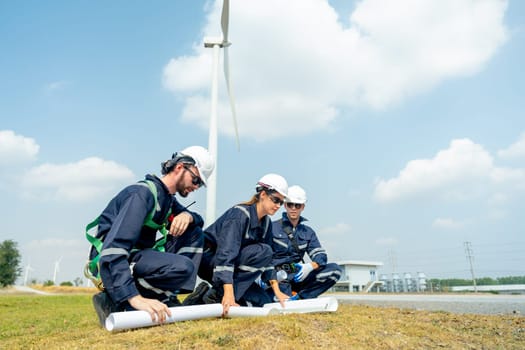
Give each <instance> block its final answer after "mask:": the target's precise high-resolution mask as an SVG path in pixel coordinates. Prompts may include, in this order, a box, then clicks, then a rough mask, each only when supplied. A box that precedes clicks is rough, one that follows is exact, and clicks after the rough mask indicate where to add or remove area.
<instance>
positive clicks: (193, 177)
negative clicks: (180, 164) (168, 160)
mask: <svg viewBox="0 0 525 350" xmlns="http://www.w3.org/2000/svg"><path fill="white" fill-rule="evenodd" d="M184 169H186V170H187V171H188V172H189V173H190V175H191V183H192V184H193V185H194V186H197V187H202V186H204V181H202V179H201V178H200V177H199V176H197V175H196V174H195V173H194V172H193V171H191V169H190V168H189V167H188V166H187V165H185V166H184Z"/></svg>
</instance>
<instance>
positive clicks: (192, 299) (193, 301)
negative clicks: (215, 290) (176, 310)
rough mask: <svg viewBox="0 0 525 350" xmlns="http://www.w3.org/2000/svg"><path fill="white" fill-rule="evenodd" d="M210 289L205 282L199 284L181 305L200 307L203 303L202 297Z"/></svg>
mask: <svg viewBox="0 0 525 350" xmlns="http://www.w3.org/2000/svg"><path fill="white" fill-rule="evenodd" d="M209 289H210V286H209V285H208V283H207V282H201V283H200V284H199V285H198V286H197V288H195V290H194V291H193V293H191V294H190V295H188V296H187V297H186V299H184V300H183V301H182V305H184V306H187V305H202V304H204V301H203V300H202V298H203V296H204V295H205V294H206V292H207V291H208V290H209Z"/></svg>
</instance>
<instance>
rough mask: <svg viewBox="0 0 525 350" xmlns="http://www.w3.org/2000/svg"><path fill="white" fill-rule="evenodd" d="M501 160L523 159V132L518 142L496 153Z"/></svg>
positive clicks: (524, 151) (524, 147) (524, 150)
mask: <svg viewBox="0 0 525 350" xmlns="http://www.w3.org/2000/svg"><path fill="white" fill-rule="evenodd" d="M498 156H500V157H501V158H525V132H524V133H522V134H521V136H520V138H519V139H518V141H516V142H515V143H513V144H512V145H510V146H509V147H508V148H506V149H503V150H500V151H498Z"/></svg>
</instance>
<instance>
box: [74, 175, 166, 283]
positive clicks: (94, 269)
mask: <svg viewBox="0 0 525 350" xmlns="http://www.w3.org/2000/svg"><path fill="white" fill-rule="evenodd" d="M138 184H139V185H142V186H147V187H148V188H149V190H150V191H151V193H152V194H153V198H155V205H154V206H153V209H152V210H151V212H149V214H148V216H146V219H145V220H144V224H143V226H147V227H149V228H152V229H154V230H157V231H160V233H161V234H162V237H161V238H160V239H159V240H157V241H156V242H155V245H154V246H153V247H152V248H151V249H154V250H157V251H159V252H163V251H165V248H164V245H165V244H166V240H167V236H168V230H167V229H166V223H167V219H168V217H169V216H170V215H171V208H170V209H169V210H168V213H167V214H166V216H165V217H164V219H163V220H162V224H157V223H156V222H155V221H153V217H154V216H155V213H156V212H157V211H160V205H159V200H158V193H157V187H156V186H155V183H154V182H153V181H151V180H143V181H139V182H138ZM99 220H100V215H99V216H98V217H97V218H96V219H95V220H93V221H92V222H90V223H89V224H88V225H87V226H86V238H87V240H88V241H89V243H91V245H92V246H93V247H94V248H95V249H96V251H97V255H96V256H95V257H94V258H93V259H91V260H89V261H88V262H87V264H86V266H85V267H84V275H85V276H86V277H87V278H89V279H90V280H91V281H92V282H93V283H94V284H95V286H96V287H97V288H98V289H100V290H104V285H103V283H102V279H101V278H100V271H99V260H100V256H101V254H100V252H101V251H102V245H103V244H104V242H103V240H102V239H101V238H103V237H101V238H97V237H96V236H94V235H92V234H90V233H89V232H90V231H91V230H92V229H93V228H95V227H97V226H98V223H99ZM95 234H96V233H95ZM131 251H132V252H134V251H138V249H136V248H134V249H132V250H131Z"/></svg>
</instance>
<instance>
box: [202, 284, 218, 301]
mask: <svg viewBox="0 0 525 350" xmlns="http://www.w3.org/2000/svg"><path fill="white" fill-rule="evenodd" d="M221 299H222V297H221V296H220V295H219V293H218V292H217V290H216V289H215V288H213V287H211V288H210V290H209V291H207V292H206V294H204V296H203V297H202V301H204V303H205V304H217V303H219V304H220V303H221Z"/></svg>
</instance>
